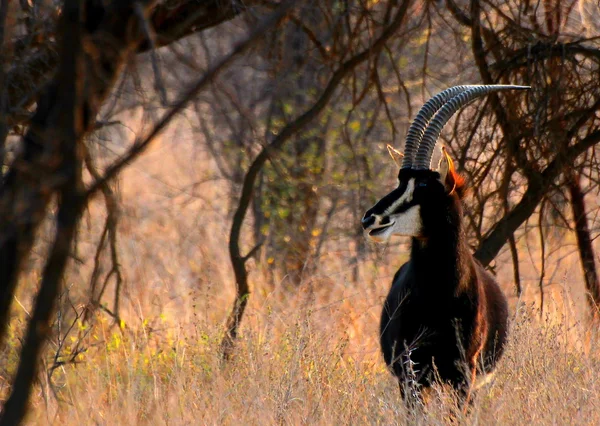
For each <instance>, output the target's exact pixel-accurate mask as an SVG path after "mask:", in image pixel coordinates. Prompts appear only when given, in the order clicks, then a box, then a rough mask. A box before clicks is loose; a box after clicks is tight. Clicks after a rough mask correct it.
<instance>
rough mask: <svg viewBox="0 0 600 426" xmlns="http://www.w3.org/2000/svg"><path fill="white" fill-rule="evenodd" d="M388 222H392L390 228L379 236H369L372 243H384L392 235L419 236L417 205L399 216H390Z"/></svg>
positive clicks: (419, 209) (419, 222)
mask: <svg viewBox="0 0 600 426" xmlns="http://www.w3.org/2000/svg"><path fill="white" fill-rule="evenodd" d="M390 220H391V221H392V222H394V224H393V225H392V226H390V227H389V228H386V229H385V230H384V231H382V232H381V233H379V234H376V235H371V234H369V238H371V239H372V240H373V241H377V242H384V241H387V240H389V238H390V237H391V236H392V235H403V236H408V237H418V236H419V235H421V228H422V223H421V207H420V206H418V205H417V206H412V207H411V208H409V209H408V210H406V211H405V212H402V213H400V214H397V215H392V216H390Z"/></svg>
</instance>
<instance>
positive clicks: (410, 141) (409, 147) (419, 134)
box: [401, 85, 477, 169]
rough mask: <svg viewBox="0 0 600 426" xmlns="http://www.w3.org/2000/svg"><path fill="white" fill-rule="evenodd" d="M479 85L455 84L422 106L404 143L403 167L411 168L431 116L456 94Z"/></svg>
mask: <svg viewBox="0 0 600 426" xmlns="http://www.w3.org/2000/svg"><path fill="white" fill-rule="evenodd" d="M473 87H477V86H469V85H467V86H454V87H451V88H449V89H446V90H444V91H443V92H440V93H438V94H437V95H435V96H434V97H433V98H431V99H429V100H428V101H427V102H426V103H425V105H423V106H422V107H421V109H420V110H419V112H418V114H417V115H416V117H415V119H414V120H413V122H412V123H411V125H410V127H409V128H408V132H407V133H406V143H405V144H404V160H402V167H401V169H410V168H411V167H412V165H413V161H414V159H415V154H416V151H417V148H419V144H420V143H421V139H422V138H423V135H424V134H425V128H426V127H427V125H428V124H429V120H431V117H433V115H434V114H435V113H436V112H437V111H438V110H439V109H440V108H441V107H442V106H443V105H444V104H445V103H446V102H447V101H448V99H452V98H453V97H454V96H456V95H458V94H459V93H462V92H464V91H466V90H469V89H471V88H473Z"/></svg>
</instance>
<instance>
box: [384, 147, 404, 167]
mask: <svg viewBox="0 0 600 426" xmlns="http://www.w3.org/2000/svg"><path fill="white" fill-rule="evenodd" d="M387 149H388V152H389V153H390V157H392V160H394V163H396V165H397V166H398V167H400V166H401V164H402V161H401V160H402V158H403V157H404V154H402V153H401V152H400V151H398V150H397V149H396V148H394V147H393V146H392V145H390V144H388V146H387Z"/></svg>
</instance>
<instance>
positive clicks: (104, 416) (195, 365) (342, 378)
mask: <svg viewBox="0 0 600 426" xmlns="http://www.w3.org/2000/svg"><path fill="white" fill-rule="evenodd" d="M294 298H295V299H298V298H297V297H294V296H290V299H294ZM296 301H297V300H296ZM295 306H298V305H295ZM314 308H315V307H314V306H313V305H312V304H310V303H309V304H308V305H305V307H304V308H303V309H300V310H298V309H296V308H295V307H292V308H290V309H289V310H288V312H280V313H279V314H278V315H275V314H274V313H273V314H266V315H264V316H262V317H260V318H258V317H256V316H254V317H252V318H249V321H248V323H247V324H246V326H245V327H244V330H243V335H242V337H241V339H240V341H239V346H238V348H237V351H236V355H235V359H234V360H233V361H231V362H229V363H223V362H222V361H221V359H220V357H219V351H218V349H219V338H220V329H219V328H217V327H214V326H211V325H208V324H206V323H204V322H203V321H202V320H197V321H193V322H191V323H188V324H182V323H179V322H178V321H177V320H176V319H174V320H172V321H171V320H169V319H167V318H164V319H161V318H157V319H154V320H153V321H148V320H146V321H144V324H143V325H141V326H139V327H132V326H129V325H127V326H126V327H125V328H124V329H120V328H119V327H110V326H109V324H108V322H107V321H106V320H100V321H99V322H98V323H97V324H96V326H95V330H94V331H93V333H91V334H90V336H89V340H90V343H91V342H93V341H97V342H100V343H101V344H100V345H98V346H96V347H95V348H94V349H90V350H89V351H88V352H87V353H86V354H85V355H84V357H83V358H84V359H82V361H84V362H82V363H81V364H78V365H69V366H65V367H64V368H63V369H59V370H58V371H57V372H55V374H54V376H53V380H52V385H51V386H49V385H48V383H45V385H44V386H41V387H39V388H38V389H37V390H36V392H35V396H34V398H33V401H32V406H33V410H32V413H31V414H30V415H29V417H28V422H31V423H32V424H42V423H51V424H107V425H108V424H130V425H133V424H165V425H166V424H169V425H184V424H257V425H258V424H260V425H263V424H407V423H410V424H447V423H448V422H449V421H450V419H451V418H452V417H451V416H452V415H453V413H454V415H457V416H458V419H459V421H460V423H464V424H503V425H511V424H514V425H522V424H536V425H540V424H590V425H592V424H599V423H600V378H599V375H598V373H597V372H598V371H599V368H600V356H599V355H598V348H597V346H596V344H587V345H586V344H584V343H585V342H584V334H583V333H581V332H582V331H583V330H582V329H580V328H579V329H572V328H571V329H567V328H565V327H561V326H552V325H543V324H542V323H540V322H539V321H538V320H537V319H534V318H532V314H533V312H532V311H531V310H529V309H521V310H520V311H519V313H518V314H517V317H516V318H515V319H514V321H513V323H512V330H511V339H510V343H509V346H508V348H507V352H506V354H505V356H504V357H503V359H502V361H501V363H500V365H499V367H498V370H497V373H496V375H495V376H494V380H492V381H491V382H490V383H489V384H487V385H485V386H484V387H483V388H482V389H481V390H480V391H479V392H478V394H477V395H476V397H475V402H474V405H473V409H472V412H471V413H470V414H469V415H468V416H466V417H463V416H462V415H461V414H460V413H458V414H456V413H455V412H454V411H455V410H454V402H453V395H452V393H451V391H450V390H449V389H447V388H446V387H443V386H438V387H436V388H434V390H433V391H432V392H430V394H429V398H428V403H427V405H426V407H425V408H424V409H423V411H422V412H418V413H417V412H408V411H407V410H406V409H405V407H404V406H403V404H402V402H401V401H400V399H399V394H398V388H397V385H396V383H395V381H394V379H393V378H392V377H391V375H390V374H389V373H388V371H387V370H386V368H385V366H384V365H383V363H382V361H381V360H380V356H379V353H378V348H377V342H376V335H373V334H371V335H365V336H355V338H350V337H349V336H348V333H347V332H345V331H343V330H340V327H338V326H337V324H339V320H340V317H339V316H340V315H344V313H343V312H342V311H343V310H339V311H338V312H337V313H334V314H333V315H327V317H328V319H329V321H331V322H333V323H334V325H333V326H330V325H331V324H324V321H325V320H326V319H325V318H323V317H322V316H320V315H319V313H318V312H315V310H314ZM284 314H285V315H284ZM367 327H368V328H375V327H372V326H371V325H367ZM53 392H55V394H53Z"/></svg>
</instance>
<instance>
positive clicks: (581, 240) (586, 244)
mask: <svg viewBox="0 0 600 426" xmlns="http://www.w3.org/2000/svg"><path fill="white" fill-rule="evenodd" d="M568 185H569V192H570V194H571V209H572V212H573V220H574V221H575V235H576V236H577V249H578V251H579V259H580V260H581V267H582V269H583V277H584V279H585V288H586V290H587V296H588V297H587V300H588V303H589V305H590V310H591V316H592V318H594V319H597V318H599V317H600V282H599V281H598V272H597V270H596V262H595V256H594V247H593V246H592V239H591V237H590V229H589V226H588V222H587V216H586V214H585V194H584V193H583V191H582V190H581V182H580V176H579V174H578V173H577V172H571V174H570V176H569V180H568Z"/></svg>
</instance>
